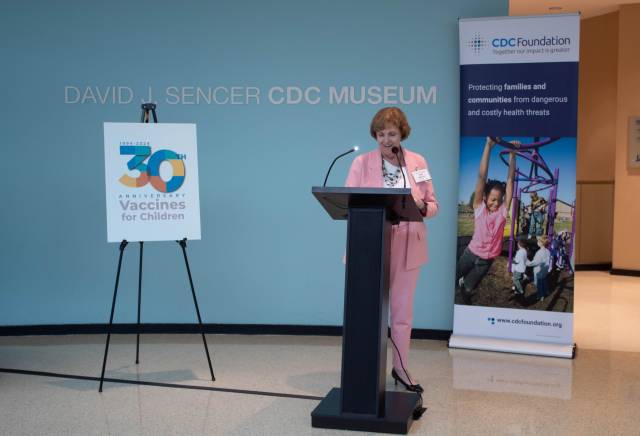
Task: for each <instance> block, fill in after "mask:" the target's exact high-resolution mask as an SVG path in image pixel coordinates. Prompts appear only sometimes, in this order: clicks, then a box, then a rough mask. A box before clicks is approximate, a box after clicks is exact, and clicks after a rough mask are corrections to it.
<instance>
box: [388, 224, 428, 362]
mask: <svg viewBox="0 0 640 436" xmlns="http://www.w3.org/2000/svg"><path fill="white" fill-rule="evenodd" d="M408 228H409V227H408V226H407V225H402V224H401V225H399V226H392V227H391V259H390V267H389V306H390V307H389V309H390V310H389V311H390V317H391V337H392V338H393V341H394V342H395V344H396V346H397V347H398V351H399V352H400V354H399V355H398V352H396V349H395V347H393V344H389V345H390V346H391V347H392V349H393V367H394V368H396V370H397V371H398V372H399V373H400V374H402V372H401V371H402V365H401V362H400V359H402V363H403V364H404V367H405V368H406V369H407V370H409V366H408V365H409V363H408V360H409V342H410V340H411V326H412V323H413V296H414V294H415V291H416V284H417V282H418V276H419V275H420V268H419V267H418V268H414V269H410V270H406V269H405V265H406V257H407V238H408V237H409V233H408Z"/></svg>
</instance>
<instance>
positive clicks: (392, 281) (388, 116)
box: [346, 107, 438, 392]
mask: <svg viewBox="0 0 640 436" xmlns="http://www.w3.org/2000/svg"><path fill="white" fill-rule="evenodd" d="M370 132H371V136H372V137H373V138H374V139H375V140H376V141H377V142H378V148H377V149H376V150H374V151H371V152H369V153H366V154H362V155H360V156H358V157H357V158H355V159H354V161H353V164H351V169H350V170H349V175H348V177H347V183H346V186H348V187H369V188H382V187H385V188H403V187H404V183H405V182H404V180H406V186H407V187H411V193H412V194H413V199H414V200H415V202H416V205H417V206H418V209H420V212H422V215H423V216H424V217H425V218H431V217H433V216H434V215H435V214H437V213H438V202H437V200H436V197H435V193H434V191H433V184H432V182H431V175H430V173H429V169H428V167H427V162H426V161H425V159H424V157H422V156H420V155H419V154H417V153H414V152H411V151H409V150H407V149H405V148H403V147H402V145H401V144H400V142H401V141H403V140H405V139H406V138H407V137H408V136H409V133H410V132H411V127H410V126H409V123H408V122H407V118H406V116H405V115H404V113H403V112H402V111H401V110H400V109H398V108H396V107H388V108H384V109H381V110H380V111H378V113H376V115H375V116H374V117H373V120H372V121H371V129H370ZM394 152H396V153H394ZM403 173H404V179H403ZM390 257H391V259H390V271H389V274H390V277H389V288H390V289H389V292H390V306H391V307H390V311H391V339H392V340H393V343H394V344H395V345H396V347H397V349H396V347H394V349H393V370H392V371H391V375H392V376H393V378H394V380H395V382H396V384H397V383H398V382H400V383H402V384H403V385H404V386H405V387H406V388H407V390H410V391H419V392H422V387H421V386H420V385H419V384H417V381H416V380H414V379H413V378H412V377H411V375H410V373H409V371H408V370H407V366H408V358H409V342H410V339H411V325H412V322H413V296H414V293H415V289H416V283H417V281H418V276H419V275H420V267H421V266H422V265H424V264H425V263H427V229H426V227H425V225H424V222H410V223H408V222H401V223H400V224H397V225H393V226H392V230H391V255H390Z"/></svg>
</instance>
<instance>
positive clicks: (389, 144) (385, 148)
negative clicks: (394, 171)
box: [376, 124, 402, 160]
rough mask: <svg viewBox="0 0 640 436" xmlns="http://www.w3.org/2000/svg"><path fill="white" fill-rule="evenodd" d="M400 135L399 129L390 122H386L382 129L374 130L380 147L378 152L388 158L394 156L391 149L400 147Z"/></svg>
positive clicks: (391, 158)
mask: <svg viewBox="0 0 640 436" xmlns="http://www.w3.org/2000/svg"><path fill="white" fill-rule="evenodd" d="M401 136H402V135H401V134H400V129H398V128H397V127H396V126H394V125H392V124H387V125H386V126H385V127H384V129H382V130H378V131H377V132H376V141H377V142H378V146H379V147H380V152H381V153H382V155H383V156H384V157H385V158H387V159H390V160H393V159H394V158H395V155H394V154H393V151H391V149H392V148H393V147H398V148H399V147H400V137H401Z"/></svg>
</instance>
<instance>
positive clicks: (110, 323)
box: [98, 240, 128, 392]
mask: <svg viewBox="0 0 640 436" xmlns="http://www.w3.org/2000/svg"><path fill="white" fill-rule="evenodd" d="M127 243H128V242H127V241H126V240H123V241H122V242H121V243H120V257H119V258H118V272H117V273H116V286H115V288H114V290H113V302H112V303H111V316H110V317H109V327H108V328H107V343H106V345H105V347H104V359H103V360H102V373H101V374H100V387H99V388H98V392H102V383H103V382H104V369H105V367H106V366H107V354H108V353H109V341H110V340H111V326H112V325H113V313H114V311H115V308H116V296H117V295H118V284H119V283H120V268H121V267H122V255H123V254H124V248H125V247H126V246H127Z"/></svg>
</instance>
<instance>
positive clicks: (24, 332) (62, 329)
mask: <svg viewBox="0 0 640 436" xmlns="http://www.w3.org/2000/svg"><path fill="white" fill-rule="evenodd" d="M108 327H109V325H108V324H52V325H18V326H0V336H39V335H85V334H106V333H107V332H108ZM201 332H204V333H210V334H239V335H291V336H342V326H317V325H289V324H286V325H277V324H203V325H202V328H201V327H200V326H199V325H198V324H140V326H139V328H138V325H137V324H133V323H131V324H113V325H112V326H111V333H113V334H134V333H143V334H150V333H165V334H189V333H201ZM449 336H451V330H432V329H413V331H412V333H411V337H412V338H414V339H433V340H440V341H446V340H448V339H449Z"/></svg>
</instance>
